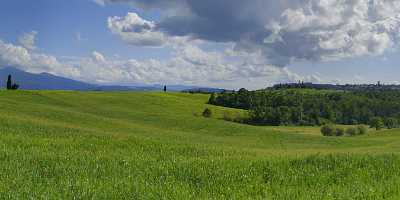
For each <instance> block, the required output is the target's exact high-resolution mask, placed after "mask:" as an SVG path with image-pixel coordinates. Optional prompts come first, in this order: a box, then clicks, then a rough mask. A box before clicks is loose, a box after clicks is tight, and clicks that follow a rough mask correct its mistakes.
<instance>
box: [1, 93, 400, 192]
mask: <svg viewBox="0 0 400 200" xmlns="http://www.w3.org/2000/svg"><path fill="white" fill-rule="evenodd" d="M207 99H208V95H201V94H182V93H156V92H76V91H75V92H73V91H71V92H66V91H0V106H1V111H0V174H1V179H0V196H1V197H7V198H8V199H28V198H34V199H41V198H45V199H384V198H391V199H396V198H398V197H399V195H400V188H399V187H400V186H399V185H400V178H399V177H400V168H399V166H400V156H399V155H398V153H396V152H399V150H400V134H399V133H400V131H399V130H397V129H393V130H385V131H378V132H373V131H370V134H368V135H365V136H360V137H340V138H329V137H322V136H320V133H319V128H318V127H261V126H249V125H243V124H236V123H230V122H226V121H223V120H221V118H222V116H223V114H224V113H225V112H232V113H235V112H243V111H242V110H236V109H228V108H222V107H216V106H210V105H206V104H205V102H206V101H207ZM206 107H209V108H211V110H212V111H213V114H214V115H213V117H212V118H203V117H201V112H202V111H203V110H204V108H206Z"/></svg>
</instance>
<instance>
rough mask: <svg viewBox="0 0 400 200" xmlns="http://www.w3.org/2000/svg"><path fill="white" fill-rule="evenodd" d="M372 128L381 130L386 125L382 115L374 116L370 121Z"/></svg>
mask: <svg viewBox="0 0 400 200" xmlns="http://www.w3.org/2000/svg"><path fill="white" fill-rule="evenodd" d="M369 125H370V127H371V128H375V129H376V130H381V129H382V128H383V127H384V125H385V124H384V123H383V119H382V118H381V117H373V118H371V121H370V122H369Z"/></svg>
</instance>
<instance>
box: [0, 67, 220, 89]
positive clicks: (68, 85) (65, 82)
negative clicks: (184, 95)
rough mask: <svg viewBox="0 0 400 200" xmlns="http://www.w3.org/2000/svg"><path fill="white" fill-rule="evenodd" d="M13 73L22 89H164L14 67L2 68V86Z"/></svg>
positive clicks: (194, 87) (170, 87)
mask: <svg viewBox="0 0 400 200" xmlns="http://www.w3.org/2000/svg"><path fill="white" fill-rule="evenodd" d="M9 74H11V75H12V79H13V81H14V82H15V83H17V84H19V85H20V89H22V90H79V91H157V90H162V89H163V87H164V86H163V85H137V86H121V85H97V84H90V83H85V82H82V81H76V80H72V79H69V78H64V77H60V76H55V75H52V74H49V73H40V74H34V73H29V72H25V71H22V70H20V69H17V68H14V67H4V68H0V87H1V88H5V87H6V80H7V76H8V75H9ZM200 89H201V91H207V90H209V91H210V92H214V91H222V89H217V88H202V87H197V86H185V85H168V86H167V90H168V91H191V90H193V91H197V90H200Z"/></svg>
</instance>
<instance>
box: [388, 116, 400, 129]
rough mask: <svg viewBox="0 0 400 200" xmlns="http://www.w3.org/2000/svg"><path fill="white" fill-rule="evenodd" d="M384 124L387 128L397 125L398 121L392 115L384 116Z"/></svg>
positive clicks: (396, 126)
mask: <svg viewBox="0 0 400 200" xmlns="http://www.w3.org/2000/svg"><path fill="white" fill-rule="evenodd" d="M384 124H385V126H386V128H388V129H392V128H398V127H399V121H398V120H397V119H396V118H393V117H388V118H385V120H384Z"/></svg>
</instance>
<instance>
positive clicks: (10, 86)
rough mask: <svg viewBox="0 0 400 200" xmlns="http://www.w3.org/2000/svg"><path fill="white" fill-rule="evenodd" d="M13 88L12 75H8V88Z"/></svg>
mask: <svg viewBox="0 0 400 200" xmlns="http://www.w3.org/2000/svg"><path fill="white" fill-rule="evenodd" d="M11 89H12V80H11V75H8V78H7V90H11Z"/></svg>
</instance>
